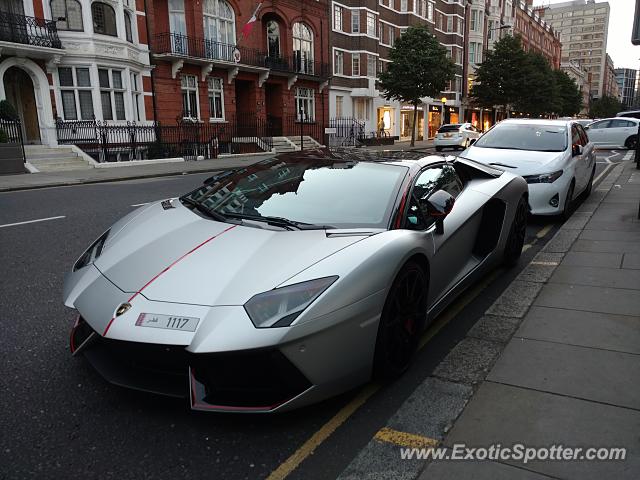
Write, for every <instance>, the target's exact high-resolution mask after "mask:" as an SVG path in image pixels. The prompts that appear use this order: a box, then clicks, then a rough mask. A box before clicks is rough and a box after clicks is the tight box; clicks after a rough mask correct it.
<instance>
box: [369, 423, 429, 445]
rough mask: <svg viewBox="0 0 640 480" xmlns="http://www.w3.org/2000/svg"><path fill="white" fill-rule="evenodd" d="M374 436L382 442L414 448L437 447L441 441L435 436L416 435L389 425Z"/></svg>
mask: <svg viewBox="0 0 640 480" xmlns="http://www.w3.org/2000/svg"><path fill="white" fill-rule="evenodd" d="M373 438H375V439H376V440H380V441H381V442H386V443H392V444H393V445H399V446H400V447H413V448H429V447H437V446H438V444H439V443H440V442H438V440H435V439H433V438H429V437H423V436H422V435H415V434H413V433H407V432H400V431H398V430H394V429H392V428H388V427H384V428H381V429H380V430H378V433H376V434H375V436H374V437H373Z"/></svg>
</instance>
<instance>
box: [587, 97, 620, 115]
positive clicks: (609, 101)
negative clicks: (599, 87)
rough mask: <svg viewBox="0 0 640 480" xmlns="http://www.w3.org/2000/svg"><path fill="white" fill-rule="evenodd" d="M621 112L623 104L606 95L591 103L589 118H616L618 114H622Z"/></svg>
mask: <svg viewBox="0 0 640 480" xmlns="http://www.w3.org/2000/svg"><path fill="white" fill-rule="evenodd" d="M621 110H622V104H621V103H620V100H618V99H617V98H615V97H609V96H607V95H605V96H603V97H600V98H599V99H597V100H594V101H593V102H591V109H590V110H589V116H591V118H609V117H615V116H616V113H618V112H620V111H621Z"/></svg>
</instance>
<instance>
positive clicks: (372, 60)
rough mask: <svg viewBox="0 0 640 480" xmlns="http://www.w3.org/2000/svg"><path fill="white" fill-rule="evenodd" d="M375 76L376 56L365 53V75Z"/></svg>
mask: <svg viewBox="0 0 640 480" xmlns="http://www.w3.org/2000/svg"><path fill="white" fill-rule="evenodd" d="M375 76H376V57H374V56H373V55H367V77H374V78H375Z"/></svg>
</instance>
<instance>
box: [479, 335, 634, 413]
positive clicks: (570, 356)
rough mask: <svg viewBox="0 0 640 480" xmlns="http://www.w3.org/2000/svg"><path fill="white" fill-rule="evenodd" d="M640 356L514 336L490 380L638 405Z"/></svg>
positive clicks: (597, 400) (578, 396) (490, 374)
mask: <svg viewBox="0 0 640 480" xmlns="http://www.w3.org/2000/svg"><path fill="white" fill-rule="evenodd" d="M632 378H636V379H637V378H640V355H634V354H631V353H622V352H613V351H611V350H601V349H596V348H587V347H576V346H573V345H565V344H562V343H554V342H546V341H541V340H529V339H525V338H514V339H512V340H511V342H509V343H508V344H507V347H506V348H505V350H504V352H502V355H501V356H500V359H499V360H498V361H497V362H496V364H495V365H494V367H493V369H492V370H491V373H489V375H488V376H487V380H489V381H493V382H499V383H506V384H509V385H515V386H519V387H525V388H532V389H534V390H540V391H544V392H550V393H557V394H560V395H567V396H571V397H577V398H582V399H584V400H591V401H595V402H603V403H608V404H611V405H616V406H620V407H626V408H634V409H637V410H640V388H633V387H631V386H630V385H629V382H630V380H631V379H632Z"/></svg>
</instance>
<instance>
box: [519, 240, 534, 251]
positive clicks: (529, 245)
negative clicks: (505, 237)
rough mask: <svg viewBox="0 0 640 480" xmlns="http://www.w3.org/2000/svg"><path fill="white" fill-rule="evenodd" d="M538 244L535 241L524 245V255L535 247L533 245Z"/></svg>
mask: <svg viewBox="0 0 640 480" xmlns="http://www.w3.org/2000/svg"><path fill="white" fill-rule="evenodd" d="M534 243H536V242H535V240H534V241H533V242H532V243H527V244H526V245H524V246H523V247H522V253H524V252H526V251H527V250H529V249H530V248H531V247H533V244H534Z"/></svg>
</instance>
